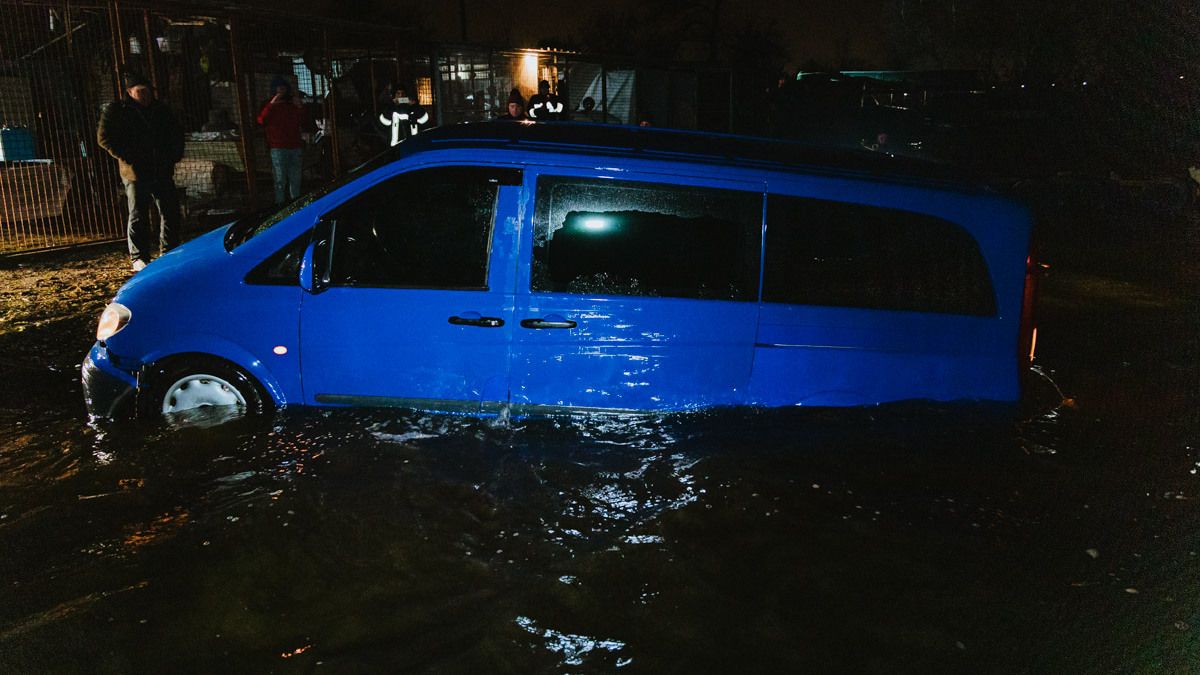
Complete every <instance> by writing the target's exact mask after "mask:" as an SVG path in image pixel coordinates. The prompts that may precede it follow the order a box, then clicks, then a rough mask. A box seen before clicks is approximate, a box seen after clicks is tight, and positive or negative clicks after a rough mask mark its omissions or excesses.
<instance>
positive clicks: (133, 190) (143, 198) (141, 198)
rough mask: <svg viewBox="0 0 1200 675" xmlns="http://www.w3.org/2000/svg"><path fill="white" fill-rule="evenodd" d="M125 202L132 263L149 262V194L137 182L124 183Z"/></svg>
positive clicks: (127, 234) (127, 236)
mask: <svg viewBox="0 0 1200 675" xmlns="http://www.w3.org/2000/svg"><path fill="white" fill-rule="evenodd" d="M125 202H126V203H127V204H128V206H129V221H128V226H127V227H126V238H127V239H128V241H129V259H130V261H132V262H135V263H136V262H137V261H139V260H140V261H141V262H143V263H148V262H150V192H149V191H148V190H146V189H145V186H144V185H141V184H139V183H138V182H137V181H127V182H126V183H125Z"/></svg>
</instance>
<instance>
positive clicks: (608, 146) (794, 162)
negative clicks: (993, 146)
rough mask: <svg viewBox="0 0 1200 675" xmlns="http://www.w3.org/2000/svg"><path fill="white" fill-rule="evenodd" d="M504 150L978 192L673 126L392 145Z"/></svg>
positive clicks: (877, 163) (475, 133)
mask: <svg viewBox="0 0 1200 675" xmlns="http://www.w3.org/2000/svg"><path fill="white" fill-rule="evenodd" d="M481 147H493V148H508V149H513V150H525V151H529V152H555V153H567V154H575V153H578V154H588V155H602V156H621V157H634V158H641V159H652V160H653V159H657V160H666V161H682V162H693V163H701V164H723V165H737V166H745V167H750V168H760V169H769V170H774V171H786V172H801V173H822V174H828V173H835V174H854V175H858V176H865V177H871V178H881V179H890V180H900V181H904V182H908V181H912V180H913V179H918V180H920V181H921V182H930V183H944V184H946V185H945V187H952V188H957V189H959V190H962V189H969V188H972V187H975V188H977V187H979V182H978V181H972V180H970V178H969V177H968V176H966V175H965V172H964V171H963V169H962V168H961V167H955V166H953V165H950V164H945V163H940V162H934V161H931V160H927V159H917V158H912V157H903V156H895V155H889V154H886V153H880V152H871V151H869V150H865V149H859V148H846V147H833V146H820V145H814V144H808V143H799V142H795V141H787V140H780V139H774V138H760V137H754V136H738V135H733V134H717V133H707V132H697V131H681V130H675V129H659V128H647V127H634V126H622V125H615V124H589V123H584V122H536V123H534V122H477V123H469V124H456V125H452V126H444V127H438V128H435V129H430V130H429V131H425V132H422V133H421V134H419V135H417V136H415V137H413V138H410V139H408V140H407V141H405V142H403V143H400V144H399V145H397V146H396V148H395V150H396V151H397V153H396V156H397V157H399V156H406V155H410V154H413V153H417V152H421V151H428V150H436V149H459V148H481Z"/></svg>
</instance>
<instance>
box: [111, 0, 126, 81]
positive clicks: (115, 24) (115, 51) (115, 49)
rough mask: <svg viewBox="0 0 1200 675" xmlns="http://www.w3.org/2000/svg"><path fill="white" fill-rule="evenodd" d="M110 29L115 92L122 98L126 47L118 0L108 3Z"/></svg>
mask: <svg viewBox="0 0 1200 675" xmlns="http://www.w3.org/2000/svg"><path fill="white" fill-rule="evenodd" d="M108 30H109V33H111V35H112V57H113V93H114V94H116V98H121V66H123V65H125V49H124V46H123V45H122V44H121V15H120V14H119V13H117V3H116V0H113V1H112V2H109V3H108Z"/></svg>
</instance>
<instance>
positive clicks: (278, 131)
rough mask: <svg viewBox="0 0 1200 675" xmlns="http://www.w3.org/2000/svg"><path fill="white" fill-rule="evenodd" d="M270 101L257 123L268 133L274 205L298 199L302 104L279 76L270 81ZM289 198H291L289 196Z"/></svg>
mask: <svg viewBox="0 0 1200 675" xmlns="http://www.w3.org/2000/svg"><path fill="white" fill-rule="evenodd" d="M271 94H272V96H271V100H269V101H267V102H266V103H265V104H263V107H262V110H261V111H259V113H258V123H259V124H261V125H262V126H263V128H264V129H265V130H266V132H267V147H268V148H270V149H271V174H272V175H273V176H274V178H275V203H276V204H283V203H284V202H286V201H288V200H289V198H290V199H295V198H296V197H299V196H300V179H301V177H302V175H303V171H302V169H303V166H304V163H303V160H304V136H303V135H302V133H303V129H302V127H303V126H304V103H303V102H302V101H301V100H300V97H299V96H293V95H292V85H291V84H290V83H288V81H287V79H285V78H284V77H283V76H282V75H276V76H275V78H274V79H272V80H271ZM289 195H290V197H289Z"/></svg>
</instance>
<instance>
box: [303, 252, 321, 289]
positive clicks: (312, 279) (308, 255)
mask: <svg viewBox="0 0 1200 675" xmlns="http://www.w3.org/2000/svg"><path fill="white" fill-rule="evenodd" d="M316 247H317V243H316V242H315V241H310V242H308V246H307V247H305V249H304V257H303V258H301V259H300V288H303V289H304V290H306V291H308V292H309V293H314V292H316V281H317V275H316V273H315V272H314V271H313V254H314V252H315V249H316Z"/></svg>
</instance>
